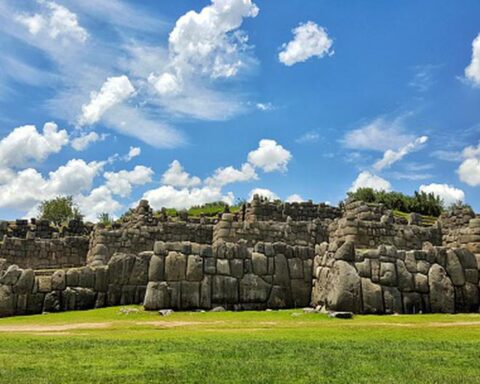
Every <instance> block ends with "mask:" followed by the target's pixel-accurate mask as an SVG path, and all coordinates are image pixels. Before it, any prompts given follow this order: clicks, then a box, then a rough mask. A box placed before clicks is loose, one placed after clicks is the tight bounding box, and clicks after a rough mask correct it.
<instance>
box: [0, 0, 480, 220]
mask: <svg viewBox="0 0 480 384" xmlns="http://www.w3.org/2000/svg"><path fill="white" fill-rule="evenodd" d="M138 3H139V2H133V1H127V0H113V1H109V2H104V1H100V0H85V1H76V0H55V1H53V0H41V1H33V0H32V1H24V2H13V1H7V0H0V44H1V46H2V52H3V55H2V57H1V58H0V111H1V113H0V217H2V218H7V219H10V218H14V217H23V216H27V217H29V216H31V215H33V214H35V211H36V207H37V206H38V203H39V202H40V201H42V200H43V199H47V198H51V197H53V196H56V195H60V194H72V195H74V197H75V200H76V201H77V202H78V204H79V205H80V208H81V209H82V211H83V212H84V213H85V214H86V215H87V218H89V219H95V217H96V216H97V215H98V213H100V212H109V213H111V214H114V215H119V214H121V213H122V212H123V211H125V210H126V209H127V208H128V207H130V206H131V205H132V204H135V202H137V201H138V199H140V198H142V197H144V198H149V200H150V201H151V203H152V205H153V206H154V207H155V208H160V207H161V206H164V205H167V206H177V207H179V208H181V207H185V206H188V205H190V204H197V203H198V204H199V203H203V202H208V201H213V200H219V199H223V200H225V201H229V202H232V201H234V200H235V199H248V198H249V196H250V195H251V193H252V191H253V190H256V189H260V192H261V193H263V194H266V195H269V196H278V197H280V198H282V199H289V200H300V199H312V200H314V201H329V202H331V203H337V202H338V201H339V200H341V199H342V198H343V197H344V196H345V193H346V192H347V191H348V190H351V189H352V188H353V189H355V188H357V187H360V186H372V187H374V188H377V189H391V190H398V191H402V192H405V193H409V194H411V193H413V192H414V191H415V190H419V189H422V190H425V191H431V192H434V193H437V194H438V195H440V196H441V197H442V198H443V199H444V200H445V201H446V202H452V201H455V200H458V199H462V200H464V201H466V202H467V203H469V204H471V205H472V206H473V207H474V208H475V209H476V210H477V211H478V210H479V209H480V199H479V198H480V192H479V186H480V147H479V140H480V108H479V106H480V38H478V39H477V40H475V39H476V38H477V36H478V35H479V33H480V3H479V2H478V1H461V2H457V3H456V5H453V4H452V2H450V1H422V2H418V1H402V2H390V1H377V2H370V1H368V2H367V1H357V2H338V1H333V0H332V1H319V0H303V1H301V2H292V1H291V0H290V1H287V0H277V1H266V0H258V1H251V0H214V1H198V0H197V1H183V0H178V1H175V2H173V1H170V2H165V1H164V2H158V1H143V2H141V4H138ZM257 191H258V190H257Z"/></svg>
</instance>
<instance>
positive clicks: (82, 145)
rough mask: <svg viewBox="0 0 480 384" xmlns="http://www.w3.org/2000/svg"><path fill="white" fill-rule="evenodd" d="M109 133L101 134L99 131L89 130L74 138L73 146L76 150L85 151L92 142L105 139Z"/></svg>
mask: <svg viewBox="0 0 480 384" xmlns="http://www.w3.org/2000/svg"><path fill="white" fill-rule="evenodd" d="M106 137H107V135H99V134H98V133H97V132H89V133H86V134H82V135H80V136H78V137H76V138H74V139H72V143H71V145H72V148H73V149H75V150H76V151H84V150H85V149H87V148H88V147H89V146H90V144H92V143H95V142H97V141H103V140H105V139H106Z"/></svg>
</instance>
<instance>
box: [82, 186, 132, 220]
mask: <svg viewBox="0 0 480 384" xmlns="http://www.w3.org/2000/svg"><path fill="white" fill-rule="evenodd" d="M75 202H76V203H77V204H78V207H79V208H80V212H82V213H83V214H84V215H85V220H87V221H92V222H95V221H97V220H98V215H100V214H101V213H104V212H107V213H109V214H112V215H113V216H115V213H118V212H119V211H120V210H121V209H123V205H122V204H121V203H120V202H118V201H117V200H115V199H114V198H113V196H112V192H111V191H110V190H109V189H108V188H107V187H106V186H104V185H102V186H100V187H97V188H94V189H92V190H91V191H90V193H88V194H87V195H78V196H76V197H75Z"/></svg>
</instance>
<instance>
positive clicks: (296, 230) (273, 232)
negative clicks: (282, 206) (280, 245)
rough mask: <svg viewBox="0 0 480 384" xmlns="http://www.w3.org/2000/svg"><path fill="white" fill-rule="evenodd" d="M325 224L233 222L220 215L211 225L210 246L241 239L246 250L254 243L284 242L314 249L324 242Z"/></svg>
mask: <svg viewBox="0 0 480 384" xmlns="http://www.w3.org/2000/svg"><path fill="white" fill-rule="evenodd" d="M327 231H328V226H327V223H325V222H322V221H321V220H319V219H316V220H314V221H293V220H287V221H286V222H276V221H254V222H248V221H234V215H232V214H227V213H224V214H223V215H222V218H221V220H220V221H219V222H218V223H217V224H216V225H215V227H214V231H213V243H215V242H217V241H224V242H231V243H235V242H237V241H239V240H245V241H246V242H247V244H248V246H249V247H253V246H254V245H255V244H256V243H257V242H259V241H260V242H262V241H263V242H270V243H274V242H284V243H287V244H289V245H292V246H293V245H302V246H311V247H314V246H315V244H318V243H321V242H323V241H326V240H328V232H327Z"/></svg>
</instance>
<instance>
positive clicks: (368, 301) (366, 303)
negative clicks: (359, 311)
mask: <svg viewBox="0 0 480 384" xmlns="http://www.w3.org/2000/svg"><path fill="white" fill-rule="evenodd" d="M362 295H363V313H384V311H385V310H384V308H383V296H382V287H381V286H380V285H378V284H375V283H372V281H371V280H370V279H364V278H362Z"/></svg>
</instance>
